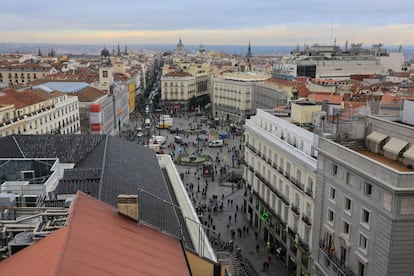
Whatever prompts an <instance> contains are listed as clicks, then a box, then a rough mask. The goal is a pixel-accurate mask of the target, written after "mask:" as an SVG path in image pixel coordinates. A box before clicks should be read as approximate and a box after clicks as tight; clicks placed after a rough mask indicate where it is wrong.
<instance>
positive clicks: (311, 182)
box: [307, 177, 313, 194]
mask: <svg viewBox="0 0 414 276" xmlns="http://www.w3.org/2000/svg"><path fill="white" fill-rule="evenodd" d="M312 191H313V180H312V178H310V177H308V189H307V192H308V194H312Z"/></svg>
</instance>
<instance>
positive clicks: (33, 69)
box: [0, 64, 52, 86]
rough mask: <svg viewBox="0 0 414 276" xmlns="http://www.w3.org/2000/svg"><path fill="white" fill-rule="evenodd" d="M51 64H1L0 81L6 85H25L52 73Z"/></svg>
mask: <svg viewBox="0 0 414 276" xmlns="http://www.w3.org/2000/svg"><path fill="white" fill-rule="evenodd" d="M50 70H52V68H51V67H50V65H49V64H47V65H40V64H12V65H11V64H9V65H5V64H1V65H0V82H2V83H4V84H6V85H10V86H13V85H24V84H27V83H29V82H30V81H33V80H36V79H40V78H43V77H45V76H46V75H49V74H50Z"/></svg>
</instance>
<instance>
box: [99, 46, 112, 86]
mask: <svg viewBox="0 0 414 276" xmlns="http://www.w3.org/2000/svg"><path fill="white" fill-rule="evenodd" d="M113 81H114V68H113V67H112V63H111V56H110V54H109V50H108V49H106V47H104V48H103V50H102V51H101V65H100V66H99V85H100V88H99V89H101V90H106V91H108V92H109V87H110V85H111V84H112V83H113Z"/></svg>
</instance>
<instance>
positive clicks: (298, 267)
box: [243, 109, 318, 275]
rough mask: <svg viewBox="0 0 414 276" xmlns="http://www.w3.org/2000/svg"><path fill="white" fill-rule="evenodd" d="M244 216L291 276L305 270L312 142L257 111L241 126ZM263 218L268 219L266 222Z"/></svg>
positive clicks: (312, 183)
mask: <svg viewBox="0 0 414 276" xmlns="http://www.w3.org/2000/svg"><path fill="white" fill-rule="evenodd" d="M245 128H246V130H245V145H246V146H245V156H244V160H245V163H244V164H245V167H244V172H243V177H244V180H245V182H246V186H245V196H244V207H245V208H244V211H245V215H246V217H247V219H248V220H249V221H250V224H251V226H252V227H253V228H254V231H255V232H257V233H258V238H260V239H263V240H264V241H265V242H268V246H269V249H270V250H271V249H272V248H280V250H281V257H282V259H283V261H284V262H285V264H286V266H287V267H288V268H289V270H290V271H295V273H296V274H295V275H306V274H305V273H308V271H309V268H310V267H309V266H310V248H311V246H312V239H311V238H312V224H313V210H314V204H313V202H314V190H315V183H316V165H317V161H316V156H317V152H316V151H315V150H314V148H313V145H314V143H316V142H315V141H317V139H318V138H317V136H315V135H314V134H313V133H311V132H309V131H307V130H305V129H302V128H300V127H297V126H295V125H293V124H291V123H290V122H288V121H286V120H284V119H281V118H278V117H276V116H273V115H272V114H270V113H267V112H265V111H263V110H261V109H258V110H257V114H256V115H255V116H254V117H252V118H251V119H249V120H247V121H246V124H245ZM267 216H268V218H266V217H267Z"/></svg>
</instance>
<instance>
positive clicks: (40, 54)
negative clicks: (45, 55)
mask: <svg viewBox="0 0 414 276" xmlns="http://www.w3.org/2000/svg"><path fill="white" fill-rule="evenodd" d="M37 55H38V56H39V57H41V56H42V52H40V47H39V52H38V53H37Z"/></svg>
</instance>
